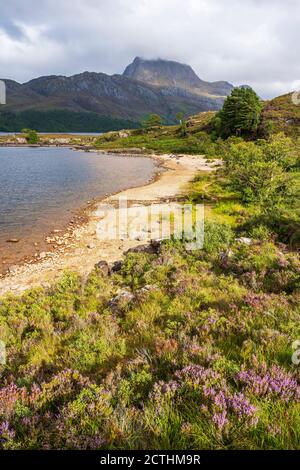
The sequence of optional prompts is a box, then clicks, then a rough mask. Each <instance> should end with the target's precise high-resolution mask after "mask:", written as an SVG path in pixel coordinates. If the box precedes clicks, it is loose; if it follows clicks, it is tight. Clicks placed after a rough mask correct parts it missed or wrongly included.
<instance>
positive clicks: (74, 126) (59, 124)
mask: <svg viewBox="0 0 300 470" xmlns="http://www.w3.org/2000/svg"><path fill="white" fill-rule="evenodd" d="M126 127H128V128H137V127H140V124H139V123H137V122H133V121H130V120H126V119H119V118H113V117H108V116H101V115H100V114H96V113H91V112H86V113H85V112H78V113H76V112H73V111H67V110H62V109H57V110H55V109H54V110H52V111H36V110H32V111H20V112H16V113H12V112H7V111H3V112H0V130H1V131H4V132H19V131H21V130H22V129H24V128H30V129H36V130H37V131H38V132H54V133H55V132H107V131H111V130H118V129H124V128H126Z"/></svg>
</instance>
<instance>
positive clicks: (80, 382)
mask: <svg viewBox="0 0 300 470" xmlns="http://www.w3.org/2000/svg"><path fill="white" fill-rule="evenodd" d="M212 116H213V114H212V113H205V116H201V115H199V116H196V117H195V118H193V119H190V120H188V121H187V123H186V129H187V134H186V135H183V133H182V132H181V124H180V125H179V126H172V127H163V126H159V127H158V128H155V129H153V128H150V129H146V130H143V131H142V130H133V131H126V132H123V133H122V136H121V135H120V133H109V134H106V135H103V136H101V137H100V138H99V139H97V147H98V148H99V147H100V148H111V147H114V148H131V147H138V148H142V149H146V151H147V150H148V151H153V150H154V151H157V152H170V151H172V152H175V151H177V152H178V153H181V152H186V153H188V152H191V153H201V154H206V155H207V157H208V158H213V157H222V159H223V165H222V166H221V167H219V168H218V170H217V171H216V172H215V173H210V174H207V173H204V172H203V173H201V172H199V174H198V175H197V177H196V178H195V179H194V181H192V182H191V183H190V184H189V187H188V188H187V189H186V196H185V197H182V200H183V201H189V202H192V203H199V202H204V203H205V210H206V217H205V239H204V246H203V249H201V250H194V251H189V250H187V246H186V245H185V243H184V242H183V241H179V240H173V239H171V240H169V241H164V242H162V243H161V244H160V245H159V247H158V248H157V249H156V250H155V251H153V252H151V253H148V252H147V251H145V252H140V253H132V252H131V253H128V254H127V255H126V256H125V257H124V259H123V262H122V263H121V266H119V267H118V270H117V271H114V272H113V273H112V274H111V275H109V276H105V275H104V274H103V273H102V272H101V271H100V270H99V269H98V268H96V269H95V270H94V271H93V272H92V273H91V274H90V276H89V277H88V279H87V280H82V279H80V278H79V276H78V275H77V274H75V273H66V274H65V275H64V277H63V278H62V279H61V281H60V282H59V283H58V284H57V285H56V286H54V287H52V288H51V289H49V290H45V289H42V288H40V289H35V290H31V291H28V292H25V293H24V294H23V295H22V296H21V297H15V296H13V295H10V296H7V297H6V298H3V299H2V300H0V338H1V340H2V341H4V342H5V344H6V345H7V364H6V365H5V366H0V380H1V389H0V398H1V399H0V445H1V446H2V447H3V448H4V449H40V448H42V449H53V448H56V449H57V448H59V449H102V448H104V449H159V450H160V449H162V450H163V449H184V450H189V449H299V442H300V374H299V366H297V365H296V364H294V363H293V362H292V354H293V353H294V352H295V351H294V349H293V347H292V344H293V342H294V341H295V340H299V338H300V322H299V318H300V295H299V294H300V260H299V253H298V251H297V249H298V248H299V246H300V219H299V216H300V207H299V190H300V151H299V139H297V138H296V137H295V136H294V137H293V138H291V137H287V136H285V135H284V134H282V133H281V134H273V135H270V136H269V137H268V139H258V140H256V141H245V140H244V139H243V138H242V137H236V136H234V137H230V138H228V139H226V140H222V139H220V138H219V139H216V136H215V135H214V134H212V135H211V134H210V133H209V131H210V130H211V119H212ZM271 134H272V133H271Z"/></svg>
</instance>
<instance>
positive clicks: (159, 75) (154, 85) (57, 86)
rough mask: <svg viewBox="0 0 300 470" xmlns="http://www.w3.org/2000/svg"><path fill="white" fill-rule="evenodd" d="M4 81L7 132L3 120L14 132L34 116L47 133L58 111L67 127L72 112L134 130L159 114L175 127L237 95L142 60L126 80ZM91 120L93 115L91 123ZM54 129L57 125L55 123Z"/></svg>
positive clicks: (91, 76) (179, 67)
mask: <svg viewBox="0 0 300 470" xmlns="http://www.w3.org/2000/svg"><path fill="white" fill-rule="evenodd" d="M4 81H5V82H6V86H7V104H6V105H5V106H1V113H0V117H1V115H2V119H0V126H2V127H3V116H4V117H5V118H6V122H8V121H9V122H10V123H11V124H10V125H11V126H13V124H12V122H13V121H14V117H15V118H16V116H17V117H18V119H19V120H20V119H21V121H22V123H24V125H25V127H26V122H27V121H26V120H28V115H29V116H32V115H34V116H35V117H34V122H35V121H38V123H39V128H38V130H47V129H45V125H46V126H47V124H46V123H47V122H48V121H49V119H50V118H49V113H50V112H51V113H52V116H53V113H54V111H55V113H56V114H55V116H56V119H58V120H61V121H63V117H62V116H63V114H61V113H62V112H64V113H66V112H68V113H69V116H70V113H82V116H83V118H82V119H83V121H85V115H86V113H95V114H97V115H100V116H102V118H103V117H109V118H110V119H117V120H119V121H120V119H121V120H126V124H127V125H128V120H129V123H130V122H132V123H133V124H134V123H137V122H138V121H141V120H142V119H143V118H144V116H145V115H147V114H149V113H157V114H160V115H161V116H162V117H163V118H164V120H165V121H166V122H174V120H175V116H176V114H177V113H178V112H179V111H182V112H184V113H185V114H186V115H187V116H189V115H192V114H195V113H198V112H200V111H207V110H217V109H219V108H220V107H221V106H222V103H223V101H224V97H225V96H226V95H228V94H229V93H230V91H231V89H232V85H230V84H229V83H227V82H213V83H209V82H205V81H203V80H201V79H200V78H199V77H198V76H197V75H196V74H195V72H194V71H193V69H192V68H191V67H190V66H188V65H185V64H180V63H178V62H173V61H167V60H161V59H159V60H144V59H141V58H139V57H137V58H135V60H134V61H133V62H132V64H130V65H129V66H128V67H127V68H126V69H125V71H124V73H123V75H106V74H104V73H95V72H84V73H80V74H77V75H73V76H71V77H65V76H57V75H50V76H45V77H39V78H36V79H33V80H30V81H29V82H27V83H24V84H20V83H17V82H15V81H12V80H4ZM32 113H33V114H32ZM34 113H35V114H34ZM37 113H38V114H37ZM24 116H25V117H24ZM37 116H38V118H37ZM90 118H91V116H90V115H89V119H88V120H89V121H90ZM24 120H25V122H24ZM76 120H77V121H78V115H77V116H76ZM71 121H72V118H71ZM124 123H125V121H124ZM53 125H55V122H52V121H51V126H52V127H53ZM70 125H71V124H70ZM120 125H121V124H120V123H119V124H118V127H119V126H120ZM0 130H1V129H0ZM63 130H67V129H63ZM69 130H70V131H71V130H72V129H71V128H70V129H69Z"/></svg>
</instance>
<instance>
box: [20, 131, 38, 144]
mask: <svg viewBox="0 0 300 470" xmlns="http://www.w3.org/2000/svg"><path fill="white" fill-rule="evenodd" d="M22 134H24V137H25V139H26V140H27V143H28V144H37V143H38V142H39V136H38V134H37V132H36V131H35V130H33V129H22Z"/></svg>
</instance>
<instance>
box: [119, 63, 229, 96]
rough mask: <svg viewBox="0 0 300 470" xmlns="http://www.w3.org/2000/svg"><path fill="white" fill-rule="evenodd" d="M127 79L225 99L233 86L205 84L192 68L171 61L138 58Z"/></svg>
mask: <svg viewBox="0 0 300 470" xmlns="http://www.w3.org/2000/svg"><path fill="white" fill-rule="evenodd" d="M123 75H124V76H125V77H128V78H131V79H133V80H138V81H141V82H143V83H149V84H151V85H155V86H157V87H160V88H163V89H173V90H185V91H186V92H187V93H191V94H192V95H195V94H196V95H200V96H201V95H203V96H212V97H220V96H222V97H224V96H227V95H229V94H230V92H231V90H232V88H233V86H232V85H231V84H230V83H228V82H222V81H221V82H212V83H210V82H205V81H204V80H201V79H200V78H199V77H198V76H197V75H196V73H195V72H194V70H193V69H192V67H191V66H190V65H186V64H180V63H179V62H174V61H171V60H162V59H157V60H145V59H142V58H141V57H136V58H135V59H134V61H133V62H132V63H131V64H130V65H128V66H127V67H126V69H125V71H124V73H123Z"/></svg>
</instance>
